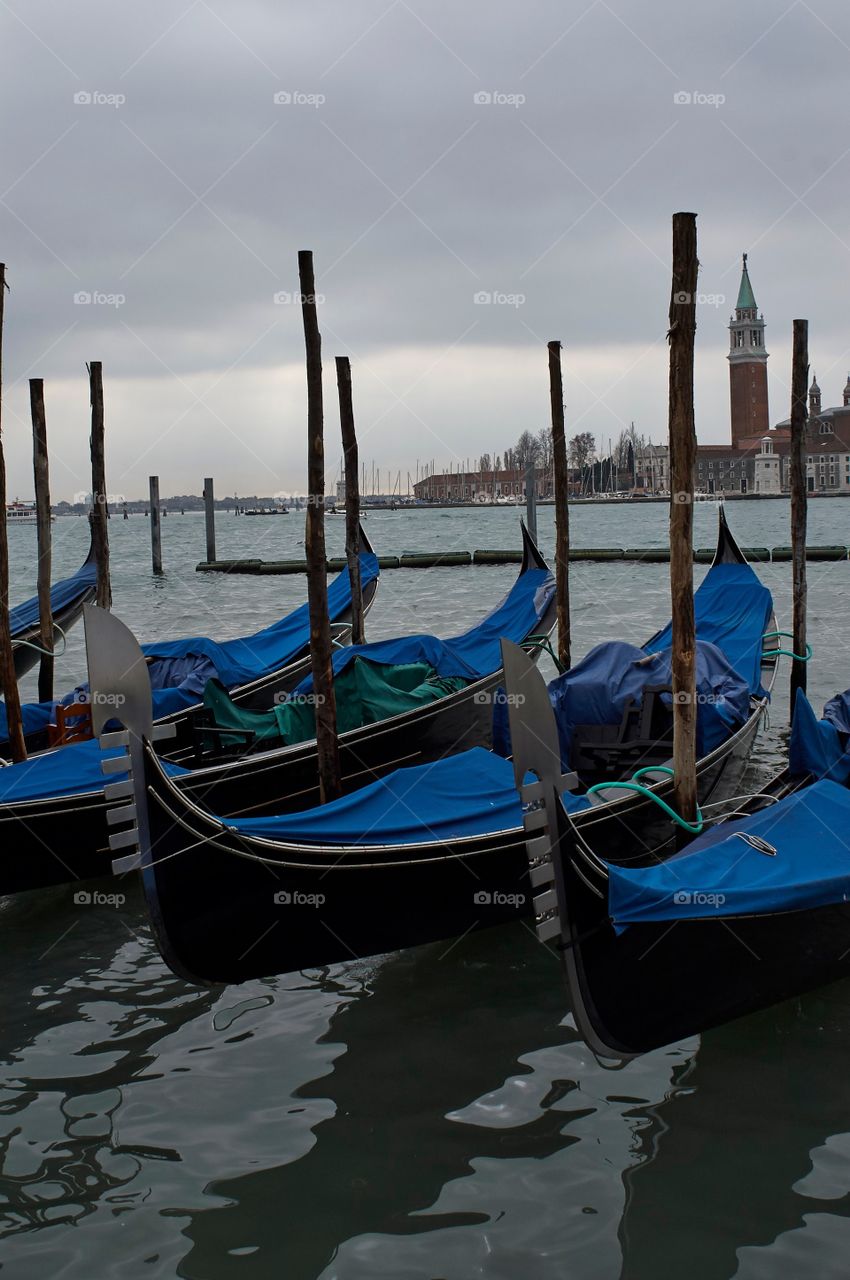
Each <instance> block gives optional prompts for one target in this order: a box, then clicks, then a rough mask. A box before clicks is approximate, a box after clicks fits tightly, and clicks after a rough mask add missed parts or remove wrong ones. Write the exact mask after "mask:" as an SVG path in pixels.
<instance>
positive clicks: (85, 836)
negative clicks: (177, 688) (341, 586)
mask: <svg viewBox="0 0 850 1280" xmlns="http://www.w3.org/2000/svg"><path fill="white" fill-rule="evenodd" d="M523 542H524V555H523V563H522V566H521V568H520V572H519V575H518V576H517V579H516V581H515V583H514V585H513V587H512V588H511V590H510V592H508V594H507V596H506V597H505V599H504V600H503V601H502V602H501V603H500V604H499V605H498V606H497V607H496V608H495V609H493V610H492V611H491V613H489V614H488V615H487V616H486V617H485V618H484V619H482V621H481V622H479V623H478V624H477V625H476V626H474V627H472V628H470V629H469V630H468V631H467V632H465V633H464V634H463V635H461V636H459V637H457V638H456V639H455V640H450V641H445V642H441V641H438V640H436V639H435V638H434V637H431V636H419V637H404V638H402V639H400V640H397V641H378V642H376V643H375V644H373V645H367V646H365V647H361V646H350V652H351V653H352V654H353V655H354V656H355V657H356V656H358V655H359V654H361V653H363V654H365V655H366V656H371V655H372V654H375V655H376V656H377V657H379V658H381V659H384V658H389V659H393V658H395V657H398V656H399V654H401V656H402V657H405V656H406V655H409V653H410V652H420V651H425V652H426V653H429V654H430V655H431V657H432V658H434V656H435V654H438V653H441V654H444V655H445V656H446V657H447V658H448V659H449V660H450V661H451V662H452V663H458V662H459V663H460V665H461V667H462V668H467V669H468V670H469V671H470V673H473V674H474V673H476V672H477V674H476V675H475V678H471V679H470V680H469V681H467V682H466V683H465V684H464V687H463V688H461V689H458V690H457V691H455V692H453V693H451V694H448V695H446V696H443V697H441V698H439V699H437V700H435V701H431V702H428V703H425V704H423V705H418V706H415V707H413V708H412V709H411V710H408V711H404V712H402V713H400V714H397V715H393V716H391V717H389V718H388V719H384V720H381V721H379V722H376V723H365V724H363V725H362V726H361V727H360V728H355V729H352V730H350V731H348V732H346V733H343V734H341V735H340V757H341V765H342V774H343V782H344V786H345V788H346V789H347V790H349V791H350V790H356V789H358V788H361V787H363V786H364V785H366V784H367V783H369V782H370V781H374V780H375V779H377V778H380V777H381V776H382V775H384V774H386V773H389V772H391V771H392V770H394V769H397V768H400V767H403V766H405V765H406V766H412V765H416V764H421V763H424V762H427V761H432V760H436V759H438V758H440V757H442V756H445V755H449V754H452V753H456V752H459V751H463V750H465V749H467V748H470V747H474V746H483V747H489V746H490V744H491V741H492V718H493V700H494V694H495V691H496V689H497V688H498V686H499V684H500V682H501V667H500V662H501V659H500V651H499V641H500V638H501V637H502V635H504V633H505V632H506V631H508V632H509V633H510V634H511V635H512V637H513V638H514V639H516V640H518V641H526V642H528V641H530V642H531V643H532V644H533V646H534V649H535V652H537V651H538V647H539V646H540V645H541V644H542V643H544V642H545V637H547V636H548V635H549V633H550V632H551V630H552V628H553V626H554V623H555V604H554V581H553V579H552V575H551V572H550V571H549V568H548V566H547V565H546V562H545V560H544V559H543V558H542V556H541V555H540V552H539V551H538V550H537V547H536V546H535V544H534V541H533V540H532V539H531V538H530V537H529V535H528V534H527V532H526V530H525V529H524V528H523ZM100 622H101V623H103V625H108V623H107V622H105V621H104V620H103V619H100ZM118 625H119V627H120V625H121V624H118ZM122 630H123V631H126V629H125V628H122ZM127 634H128V635H129V633H127ZM131 638H132V637H131ZM133 644H134V645H135V640H133ZM109 645H110V641H108V640H107V641H106V643H105V645H101V646H95V649H96V650H97V653H98V654H99V655H101V656H102V655H104V654H105V655H106V656H107V657H108V654H109ZM345 652H346V653H348V652H349V650H346V651H345ZM136 653H137V654H138V647H136ZM343 661H344V654H343V653H342V651H339V652H338V653H337V654H336V655H335V658H334V663H335V666H340V665H341V664H342V662H343ZM450 669H451V668H450ZM302 674H303V672H302ZM121 675H122V673H121V671H120V670H116V669H115V667H114V666H113V665H111V664H110V663H107V671H106V674H105V675H104V676H103V678H100V677H99V676H98V675H97V674H96V672H95V669H94V665H93V664H92V650H91V648H90V676H91V687H92V689H93V690H94V691H95V695H94V696H93V702H92V714H93V718H94V719H95V722H96V723H97V722H101V723H102V716H100V715H99V713H100V712H104V713H105V711H106V710H107V709H108V708H109V707H111V706H112V705H114V695H115V692H116V690H117V689H118V688H121V689H123V685H122V684H120V679H121ZM145 678H146V679H148V676H147V673H145ZM116 681H118V682H119V683H116ZM148 687H149V686H148ZM109 690H111V692H109ZM101 696H103V697H105V698H106V701H105V702H104V701H99V699H100V698H101ZM121 696H122V697H123V693H122V694H121ZM148 697H150V694H148ZM147 714H148V717H150V710H148V713H147ZM124 715H125V712H124V709H123V708H122V710H121V716H122V719H123V718H124ZM125 723H126V721H125ZM161 727H162V728H164V729H165V728H168V726H167V725H163V726H161ZM174 743H175V739H174V737H172V738H171V739H170V740H169V739H160V742H159V745H160V747H161V748H164V749H165V751H167V752H168V751H169V749H173V747H174ZM169 754H170V753H169ZM164 769H165V770H166V772H167V773H169V774H170V775H171V776H172V777H173V778H174V780H175V781H176V782H177V783H178V785H179V786H180V788H181V790H182V791H183V792H184V793H185V795H186V796H187V797H193V798H197V799H198V800H199V801H200V802H201V803H204V804H209V805H211V806H212V808H213V809H214V811H215V812H216V813H221V814H226V815H228V816H238V815H244V814H261V813H263V812H266V813H267V812H275V811H276V810H279V809H280V808H281V807H288V808H289V809H290V810H296V809H302V808H307V807H312V806H315V805H316V804H317V803H318V772H317V761H316V744H315V740H308V741H304V742H299V743H296V744H294V745H292V746H284V747H280V748H276V749H272V750H268V751H263V752H260V753H258V754H251V755H246V756H244V757H239V758H237V759H235V760H225V761H224V762H217V763H214V764H211V765H208V766H206V767H205V768H201V769H193V770H191V771H188V770H186V769H185V768H183V767H182V766H181V765H180V764H178V763H174V762H171V761H167V762H166V763H165V765H164ZM107 807H108V806H107V802H106V801H105V799H104V783H103V778H102V774H101V772H100V755H99V749H98V744H97V742H95V741H92V742H84V743H80V744H77V745H74V746H70V747H67V748H65V749H63V751H61V752H48V753H46V754H44V755H42V756H40V757H38V758H37V759H36V760H34V761H31V762H28V764H22V765H13V766H10V768H8V769H2V770H0V837H2V839H3V841H4V845H5V847H6V848H8V849H10V850H14V854H13V855H12V856H9V857H7V858H6V859H5V860H4V862H3V863H2V864H0V893H17V892H20V891H22V890H26V889H37V888H41V887H44V886H46V885H50V884H61V883H65V882H68V881H72V880H76V879H86V878H88V877H92V876H97V875H104V874H108V872H109V869H110V856H109V828H108V826H107V816H106V811H107Z"/></svg>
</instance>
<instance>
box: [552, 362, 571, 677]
mask: <svg viewBox="0 0 850 1280" xmlns="http://www.w3.org/2000/svg"><path fill="white" fill-rule="evenodd" d="M548 345H549V400H550V403H551V412H552V462H553V467H554V484H555V612H556V616H557V620H558V661H559V662H560V663H561V666H562V667H563V668H564V670H566V669H567V668H568V667H569V665H570V508H569V505H568V499H569V469H568V466H567V439H566V436H565V434H564V382H563V377H562V375H561V344H560V342H558V341H554V342H550V343H549V344H548Z"/></svg>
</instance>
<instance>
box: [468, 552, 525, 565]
mask: <svg viewBox="0 0 850 1280" xmlns="http://www.w3.org/2000/svg"><path fill="white" fill-rule="evenodd" d="M472 563H473V564H522V552H521V551H473V553H472Z"/></svg>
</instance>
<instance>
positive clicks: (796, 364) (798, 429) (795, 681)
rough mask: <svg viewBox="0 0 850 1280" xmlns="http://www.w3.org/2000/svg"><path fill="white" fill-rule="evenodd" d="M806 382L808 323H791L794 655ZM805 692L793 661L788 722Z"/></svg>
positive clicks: (802, 553) (801, 568) (801, 585)
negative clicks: (799, 691) (798, 695)
mask: <svg viewBox="0 0 850 1280" xmlns="http://www.w3.org/2000/svg"><path fill="white" fill-rule="evenodd" d="M808 381H809V322H808V320H795V321H794V330H793V345H792V356H791V457H790V463H791V475H790V480H791V579H792V589H793V624H792V633H793V636H794V642H793V644H792V646H791V648H792V649H793V650H794V653H795V654H799V655H800V657H801V658H802V657H804V656H805V653H806V595H807V586H806V515H807V511H806V505H807V501H808V499H807V497H806V467H805V463H804V458H803V455H804V452H805V448H806V421H807V419H808V412H807V408H806V387H807V385H808ZM798 689H802V690H803V693H805V692H806V664H805V662H802V661H797V660H796V659H794V661H792V663H791V718H792V719H793V717H794V704H795V702H796V700H797V690H798Z"/></svg>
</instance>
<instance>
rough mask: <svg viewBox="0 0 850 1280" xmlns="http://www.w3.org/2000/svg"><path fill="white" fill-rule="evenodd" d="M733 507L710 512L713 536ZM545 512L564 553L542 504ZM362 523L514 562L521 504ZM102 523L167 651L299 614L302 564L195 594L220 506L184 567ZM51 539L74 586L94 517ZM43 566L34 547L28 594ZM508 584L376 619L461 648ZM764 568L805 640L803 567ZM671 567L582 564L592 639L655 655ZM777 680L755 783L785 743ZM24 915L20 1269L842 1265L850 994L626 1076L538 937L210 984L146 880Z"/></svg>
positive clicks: (576, 518) (832, 581)
mask: <svg viewBox="0 0 850 1280" xmlns="http://www.w3.org/2000/svg"><path fill="white" fill-rule="evenodd" d="M571 518H572V524H573V531H574V536H575V539H576V542H577V543H578V544H579V545H582V544H584V545H606V544H608V545H615V546H628V545H643V546H646V545H651V544H653V543H655V544H659V545H660V544H662V543H663V542H664V532H665V522H666V512H665V509H664V508H663V507H662V506H647V507H640V508H633V507H617V508H615V509H608V508H605V509H599V508H573V509H572V510H571ZM730 520H731V522H732V525H733V528H734V531H735V533H736V535H737V536H738V538H739V540H740V541H741V542H742V543H744V544H749V545H767V546H772V545H776V544H779V543H785V542H787V538H788V534H787V530H788V506H787V503H785V502H769V503H768V502H765V503H755V502H742V503H736V504H734V505H732V506H730ZM715 521H716V514H715V512H714V510H713V509H707V508H703V507H700V508H698V509H697V511H696V523H697V536H696V541H697V544H698V545H702V546H708V545H710V544H711V543H712V542H713V540H714V529H715ZM540 523H541V541H542V544H543V547H544V550H546V551H551V545H552V512H551V509H543V510H542V511H541V513H540ZM342 525H343V522H342V521H341V520H339V521H336V522H335V521H331V522H329V540H330V543H331V549H332V550H333V551H337V550H339V548H340V544H341V539H342V536H343V530H342ZM368 529H369V533H370V536H371V538H372V540H373V542H374V543H375V546H376V547H377V548H379V549H381V550H385V551H387V552H392V553H397V552H401V551H404V550H411V551H413V550H427V549H430V548H433V547H441V548H450V547H451V548H458V549H468V550H473V549H474V548H475V547H508V546H518V545H519V543H518V531H517V526H516V513H515V512H513V511H511V510H507V509H497V510H492V511H475V512H469V511H456V512H436V511H434V512H419V511H411V512H386V513H369V516H368ZM110 535H111V539H112V547H113V561H114V595H115V609H116V612H118V613H119V615H120V616H121V617H123V618H124V619H125V620H126V621H128V622H129V623H130V624H131V625H132V626H133V627H134V629H136V631H137V632H138V634H139V636H140V638H142V639H148V638H152V637H153V636H161V635H164V634H174V635H178V634H184V633H190V632H198V631H203V632H210V633H212V634H214V635H218V636H222V637H224V636H231V635H237V634H240V633H243V632H244V631H246V630H247V629H248V628H254V627H260V626H263V625H264V624H266V623H267V622H270V621H271V620H272V619H273V618H274V617H276V616H278V615H279V614H281V613H283V612H285V611H286V610H287V609H289V608H290V607H292V606H293V605H295V604H297V603H298V602H300V600H301V599H302V598H303V593H304V589H305V587H304V579H303V578H302V577H293V578H264V579H263V578H261V579H256V578H233V579H226V578H223V577H219V576H218V575H201V574H196V573H195V572H194V564H195V562H196V561H197V560H198V559H200V558H201V557H202V555H203V520H202V518H201V517H198V516H194V515H193V516H190V515H186V516H184V517H181V516H179V515H176V514H173V515H169V516H168V517H167V519H166V520H165V522H164V526H163V536H164V557H165V565H166V570H167V573H166V576H165V578H164V579H162V580H161V581H154V580H153V579H152V578H151V575H150V558H149V544H148V529H147V521H145V520H144V519H143V518H141V517H134V518H132V519H130V520H129V521H126V522H124V521H121V520H114V519H113V520H112V521H111V522H110ZM301 537H303V526H302V523H301V518H300V517H298V516H295V515H291V516H287V517H283V518H280V519H271V520H261V519H259V518H256V519H236V518H234V517H232V516H230V517H228V516H225V515H222V516H220V517H219V519H218V551H219V555H221V556H222V557H224V556H237V555H246V554H252V555H260V556H265V557H269V558H271V557H278V556H280V557H283V556H288V555H295V554H297V553H298V543H299V539H300V538H301ZM55 539H56V552H55V561H56V570H57V573H60V572H66V571H67V572H70V571H71V570H72V569H73V568H74V567H75V566H76V564H77V563H79V560H80V559H81V556H82V554H83V553H84V551H85V544H86V543H87V537H86V533H85V526H84V522H83V521H82V520H75V519H66V520H61V521H57V524H56V526H55ZM810 541H811V542H824V543H826V542H837V543H844V544H848V543H850V503H845V502H843V501H839V500H834V501H819V502H813V503H812V504H811V505H810ZM33 547H34V530H31V529H17V530H14V545H13V547H12V564H13V574H14V582H15V590H14V591H13V598H14V599H21V598H23V597H24V596H25V595H26V594H28V593H29V590H30V588H31V585H32V560H31V557H32V548H33ZM514 572H515V570H514V569H512V568H511V567H504V568H501V567H493V568H490V567H487V568H476V569H445V570H416V571H402V570H397V571H392V572H388V573H386V574H385V575H384V577H383V580H382V583H381V587H380V592H379V595H378V599H377V601H376V604H375V607H374V610H373V612H372V614H371V616H370V619H369V624H368V626H369V633H370V635H371V636H372V637H373V638H378V637H379V636H385V635H390V634H393V633H394V632H396V631H402V630H412V629H434V630H436V631H437V632H441V633H442V634H451V633H452V631H455V630H459V629H460V628H461V627H462V626H463V625H464V624H465V623H466V622H467V620H471V619H473V618H474V617H475V616H477V615H478V614H479V613H481V612H483V611H484V609H485V608H486V607H487V606H488V605H489V603H490V602H491V600H492V599H493V598H494V596H496V595H498V594H499V593H501V592H503V591H504V590H506V589H507V588H508V586H509V585H510V582H511V581H512V579H513V576H514ZM702 572H703V570H702V569H699V568H698V569H697V575H698V576H699V575H700V574H701V573H702ZM759 572H760V573H761V574H762V576H763V578H764V580H765V581H766V582H767V583H768V584H769V586H770V587H771V590H772V591H773V592H774V596H775V598H776V603H777V610H778V613H779V615H780V618H781V619H784V620H785V622H786V625H787V619H788V617H789V585H790V571H789V567H788V566H787V565H763V566H760V567H759ZM666 575H667V570H666V566H663V565H662V566H651V565H635V564H627V565H624V564H620V565H617V564H616V563H615V564H593V565H581V566H577V567H576V569H575V572H574V575H573V579H572V598H573V608H574V635H575V639H574V645H575V649H576V653H577V654H581V653H583V652H584V651H585V650H586V649H587V648H588V647H589V646H590V645H592V644H593V643H595V642H596V641H597V640H599V639H602V638H606V637H614V636H616V637H619V638H623V639H627V640H631V641H634V642H639V641H641V640H642V639H644V638H645V637H646V635H647V634H649V633H650V632H651V631H652V630H654V629H655V628H656V627H657V626H658V625H659V624H660V623H661V622H663V621H664V619H665V616H666V612H667V605H666ZM809 577H810V596H809V626H810V639H811V640H812V641H813V643H814V646H815V662H814V664H813V667H812V671H811V673H810V694H811V696H812V699H813V701H814V702H815V704H816V705H818V706H819V704H820V703H821V702H822V701H823V700H824V699H825V698H827V697H828V696H830V695H831V694H832V693H833V692H835V691H836V690H837V689H839V688H844V687H845V686H847V685H850V678H848V676H850V663H848V660H847V641H846V630H847V622H848V620H849V619H850V565H848V564H846V563H843V564H823V565H812V566H810V570H809ZM60 670H61V673H62V675H61V684H62V686H63V687H64V686H65V685H70V684H72V683H73V682H74V680H76V679H77V678H78V677H79V676H80V675H82V673H83V670H84V660H83V653H82V646H81V634H80V632H79V629H78V630H77V631H75V632H74V633H73V636H72V638H71V642H70V644H69V649H68V653H67V655H66V657H65V658H64V659H63V660H62V664H61V667H60ZM785 674H786V673H785V671H783V672H782V673H781V674H780V678H779V680H778V682H777V683H778V691H777V695H776V698H775V701H774V706H773V710H772V727H771V728H770V729H769V731H768V732H767V733H766V734H765V735H764V736H763V737H762V739H761V740H760V742H759V745H758V747H757V750H756V753H755V755H754V759H753V764H752V767H751V770H750V775H749V780H750V781H751V782H752V783H753V785H755V784H756V783H757V782H758V780H759V778H761V777H764V776H765V775H766V773H767V772H769V770H770V768H771V767H774V766H775V764H776V762H777V760H778V759H779V758H780V756H781V751H782V746H783V741H784V738H785V726H786V723H787V694H786V689H787V679H786V678H785ZM33 688H34V685H33V684H32V682H30V686H29V692H32V690H33ZM4 852H5V853H6V856H10V855H11V854H12V853H13V851H11V850H5V851H4ZM109 887H110V886H109V885H104V888H105V889H108V888H109ZM113 887H114V886H113ZM122 888H123V889H126V883H122ZM388 909H391V904H388ZM0 925H1V926H2V930H3V933H2V937H3V943H4V945H3V960H2V964H0V999H1V1000H2V1006H0V1007H2V1011H3V1016H2V1022H0V1058H2V1061H3V1063H4V1066H5V1071H4V1083H3V1087H2V1089H0V1110H1V1111H2V1123H0V1153H2V1154H1V1155H0V1159H2V1174H0V1197H2V1200H3V1201H4V1202H5V1203H4V1204H2V1206H0V1207H2V1210H3V1213H4V1217H3V1227H2V1230H3V1234H2V1237H0V1266H2V1267H3V1268H4V1274H8V1275H9V1276H10V1277H14V1278H15V1280H17V1278H18V1277H22V1278H23V1280H29V1278H30V1277H32V1278H33V1280H35V1278H36V1277H38V1280H41V1277H44V1276H50V1277H51V1278H52V1280H53V1278H56V1280H60V1278H61V1280H78V1278H79V1280H83V1278H85V1280H88V1278H89V1277H92V1276H97V1277H98V1278H99V1280H100V1278H109V1280H112V1278H114V1280H124V1278H125V1277H132V1278H135V1277H145V1276H184V1277H192V1278H193V1280H229V1278H230V1277H239V1280H242V1278H243V1277H245V1278H247V1280H254V1277H257V1278H262V1280H265V1277H285V1280H383V1278H384V1277H386V1278H387V1280H472V1278H473V1277H479V1276H480V1277H486V1280H563V1277H565V1276H570V1277H576V1278H577V1280H597V1278H599V1280H608V1278H609V1277H618V1276H623V1277H626V1278H627V1280H650V1278H651V1280H657V1278H658V1277H666V1276H672V1275H675V1274H676V1273H677V1272H678V1271H680V1270H682V1269H683V1268H684V1269H685V1270H686V1272H687V1274H688V1276H689V1277H690V1278H691V1280H726V1278H727V1277H731V1276H738V1277H741V1278H742V1280H761V1278H762V1277H764V1278H765V1280H767V1278H768V1277H770V1278H771V1280H772V1278H773V1277H775V1276H778V1275H781V1276H789V1277H794V1280H807V1278H808V1277H812V1280H814V1278H815V1277H817V1280H823V1278H824V1277H832V1276H835V1277H839V1276H840V1277H845V1276H846V1274H847V1269H848V1268H847V1263H846V1258H847V1256H848V1247H850V1084H848V1083H847V1081H848V1072H847V1065H846V1064H847V1054H848V1051H850V983H845V984H840V985H836V986H833V987H830V988H827V989H825V990H824V991H821V992H818V993H816V994H814V995H812V996H810V997H807V998H806V999H804V1000H801V1001H795V1002H793V1003H789V1004H787V1005H783V1006H780V1007H778V1008H776V1009H772V1010H769V1011H767V1012H765V1013H764V1014H762V1015H760V1016H758V1017H754V1018H750V1019H747V1020H745V1021H742V1022H738V1023H736V1024H734V1025H732V1026H729V1027H726V1028H722V1029H720V1030H718V1031H714V1032H711V1033H709V1034H707V1035H705V1036H703V1037H701V1038H700V1039H696V1038H695V1039H692V1040H688V1041H684V1042H682V1043H680V1044H676V1045H673V1046H670V1047H669V1048H667V1049H665V1050H662V1051H659V1052H657V1053H654V1054H650V1055H647V1056H646V1057H644V1058H641V1059H639V1060H638V1061H636V1062H633V1063H631V1064H629V1065H628V1066H627V1067H625V1068H624V1069H623V1070H621V1071H616V1072H615V1071H610V1070H606V1069H604V1068H602V1067H600V1066H599V1065H598V1064H597V1063H596V1062H595V1060H594V1059H593V1057H592V1055H591V1054H590V1053H589V1052H588V1050H587V1049H586V1048H585V1047H584V1045H583V1044H582V1043H581V1042H580V1041H579V1040H578V1039H577V1036H576V1033H575V1029H574V1025H573V1021H572V1017H571V1014H570V1011H569V1008H568V1003H567V999H566V995H565V991H564V988H563V985H562V981H561V976H560V972H559V967H558V964H557V962H556V961H555V960H554V959H553V957H552V956H551V955H550V953H549V952H547V951H546V950H545V949H544V948H542V947H541V946H539V945H538V943H537V942H536V940H535V939H534V937H533V936H532V934H531V933H530V931H529V929H528V928H527V927H526V926H525V925H523V924H518V925H516V926H512V927H509V928H503V929H498V930H491V931H482V932H480V933H478V932H473V933H472V934H470V935H468V936H467V937H466V938H464V939H463V940H462V941H461V942H458V943H457V944H454V945H452V944H441V945H435V946H430V947H424V948H420V949H418V950H416V951H413V952H408V953H404V954H399V955H393V956H387V957H382V958H380V959H377V960H370V961H352V962H351V963H349V964H345V965H338V966H335V967H333V968H332V969H329V970H322V971H319V970H310V971H307V972H304V973H298V974H290V975H288V976H286V977H282V978H275V979H270V980H268V981H263V982H254V983H250V984H248V985H246V986H244V987H239V988H235V987H232V988H226V989H224V990H217V991H212V992H209V991H201V990H198V989H195V988H191V987H188V986H187V985H186V984H184V983H182V982H180V981H179V980H178V979H176V978H174V977H173V976H172V975H171V974H170V973H169V971H168V970H167V969H166V968H165V966H164V965H163V964H162V962H161V961H160V959H159V956H158V953H157V952H156V948H155V946H154V945H153V942H152V940H151V937H150V933H149V930H148V928H147V924H146V921H145V914H144V910H143V907H142V903H141V900H140V898H139V896H138V895H137V894H136V893H134V892H132V891H131V890H128V891H127V900H126V901H125V902H124V903H123V904H122V905H121V906H120V907H114V906H112V907H110V906H102V907H97V906H91V905H89V906H86V905H81V904H77V903H75V902H74V890H73V888H72V887H69V888H67V889H57V890H53V891H51V892H48V893H45V894H38V895H28V896H23V897H20V898H17V899H9V898H7V899H3V900H0Z"/></svg>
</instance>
